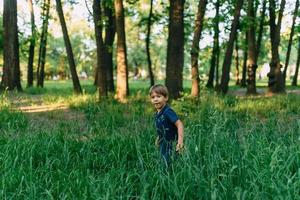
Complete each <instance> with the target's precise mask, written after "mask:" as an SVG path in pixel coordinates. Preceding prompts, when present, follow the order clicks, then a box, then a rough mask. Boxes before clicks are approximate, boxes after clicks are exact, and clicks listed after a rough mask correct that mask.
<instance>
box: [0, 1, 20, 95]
mask: <svg viewBox="0 0 300 200" xmlns="http://www.w3.org/2000/svg"><path fill="white" fill-rule="evenodd" d="M1 88H2V89H8V90H13V89H15V88H17V90H19V91H21V90H22V86H21V75H20V60H19V39H18V23H17V1H16V0H4V6H3V75H2V82H1Z"/></svg>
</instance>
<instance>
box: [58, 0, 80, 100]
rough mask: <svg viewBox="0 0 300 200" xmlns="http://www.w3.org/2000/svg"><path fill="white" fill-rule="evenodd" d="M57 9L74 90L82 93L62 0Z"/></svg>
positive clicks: (59, 1) (59, 0)
mask: <svg viewBox="0 0 300 200" xmlns="http://www.w3.org/2000/svg"><path fill="white" fill-rule="evenodd" d="M56 9H57V13H58V16H59V21H60V24H61V29H62V32H63V36H64V41H65V46H66V51H67V57H68V61H69V66H70V71H71V76H72V82H73V88H74V92H75V93H76V94H81V93H82V90H81V86H80V82H79V79H78V76H77V72H76V65H75V61H74V55H73V51H72V46H71V42H70V38H69V35H68V30H67V26H66V22H65V17H64V13H63V9H62V5H61V0H56Z"/></svg>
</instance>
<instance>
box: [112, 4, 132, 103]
mask: <svg viewBox="0 0 300 200" xmlns="http://www.w3.org/2000/svg"><path fill="white" fill-rule="evenodd" d="M114 3H115V4H114V5H115V13H116V31H117V92H116V98H117V99H119V100H120V101H124V100H125V99H126V96H127V95H128V94H129V88H128V66H127V50H126V36H125V18H124V7H123V0H115V2H114Z"/></svg>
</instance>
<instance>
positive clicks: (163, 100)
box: [149, 84, 169, 111]
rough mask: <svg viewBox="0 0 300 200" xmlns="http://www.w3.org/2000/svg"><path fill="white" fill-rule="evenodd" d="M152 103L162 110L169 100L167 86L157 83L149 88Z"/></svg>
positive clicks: (158, 109)
mask: <svg viewBox="0 0 300 200" xmlns="http://www.w3.org/2000/svg"><path fill="white" fill-rule="evenodd" d="M149 95H150V98H151V103H152V105H154V107H155V108H156V110H157V111H160V110H161V109H162V108H163V107H164V106H165V105H166V104H167V102H168V99H169V97H168V96H169V93H168V89H167V87H166V86H164V85H161V84H157V85H153V86H152V87H151V88H150V90H149Z"/></svg>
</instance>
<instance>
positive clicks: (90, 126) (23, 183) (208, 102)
mask: <svg viewBox="0 0 300 200" xmlns="http://www.w3.org/2000/svg"><path fill="white" fill-rule="evenodd" d="M46 84H47V87H48V88H49V89H48V90H47V93H45V96H44V97H42V98H43V101H44V102H47V103H57V102H64V103H67V104H68V105H69V106H70V108H71V111H72V113H73V115H71V116H69V115H65V114H63V115H62V113H63V112H61V111H57V112H47V113H43V114H41V113H36V114H35V115H36V117H34V116H35V115H34V113H33V114H24V113H20V112H12V110H11V109H9V108H8V107H7V106H6V108H4V109H1V112H0V120H1V123H0V124H1V128H0V130H1V131H5V133H6V134H0V147H1V153H0V161H1V162H0V174H1V175H0V178H1V180H2V184H1V186H0V198H13V199H18V198H25V199H60V198H65V199H74V198H75V199H77V198H78V199H118V198H125V199H127V198H141V199H165V198H170V199H210V198H213V199H216V198H220V199H235V198H245V199H260V198H262V199H276V198H288V199H298V198H300V197H299V192H298V190H299V187H298V186H299V184H300V182H299V180H300V179H299V170H298V169H299V163H300V162H299V159H300V145H299V132H300V121H299V114H300V108H299V105H298V104H299V103H298V102H299V100H300V96H299V95H292V94H288V95H279V96H274V97H259V98H258V97H243V98H237V97H232V96H217V95H215V94H214V93H210V92H207V91H203V92H202V96H201V99H200V102H198V103H196V102H194V101H193V100H191V99H189V98H188V97H187V96H186V95H185V97H183V98H182V99H180V100H178V101H173V102H172V107H173V108H174V109H175V110H176V112H177V113H178V114H179V116H180V118H181V119H182V120H183V122H184V125H185V146H186V149H185V152H184V153H183V154H182V155H181V156H180V157H179V158H178V159H177V160H175V161H173V165H172V167H171V169H170V170H169V171H168V172H165V171H164V170H163V169H162V166H161V163H160V157H159V153H158V150H157V149H156V148H155V146H154V139H155V137H156V133H155V129H154V124H153V112H154V110H153V108H152V106H151V105H150V102H149V100H148V96H147V89H143V88H146V87H142V85H143V84H142V83H141V82H135V83H132V85H133V88H134V89H133V91H132V96H131V97H130V98H129V101H128V103H126V104H122V103H119V102H117V101H115V100H114V99H113V98H112V97H111V96H110V97H109V98H108V99H107V100H102V101H101V102H98V100H97V97H96V96H95V95H89V93H90V92H91V93H93V94H94V92H95V91H91V89H88V88H86V90H87V91H88V92H87V94H85V95H83V96H80V97H78V96H73V95H72V93H71V92H69V93H67V92H66V91H67V89H68V88H69V89H68V90H70V88H71V85H68V86H66V84H65V83H64V88H60V87H59V85H61V86H62V85H63V84H58V83H55V85H54V84H53V83H49V82H46ZM51 84H53V85H51ZM84 87H86V86H84ZM28 93H34V92H33V91H29V90H25V94H27V95H28ZM29 97H34V95H29ZM20 98H21V97H20ZM8 99H9V98H8V96H3V97H2V100H1V101H2V102H7V101H8ZM60 115H62V116H61V118H59V116H60ZM75 116H81V117H79V118H78V117H77V118H76V117H75ZM37 117H39V118H37ZM33 119H35V120H33ZM57 119H61V120H57ZM42 121H46V122H47V123H44V124H43V123H42ZM2 122H5V123H2ZM20 133H22V134H20Z"/></svg>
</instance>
